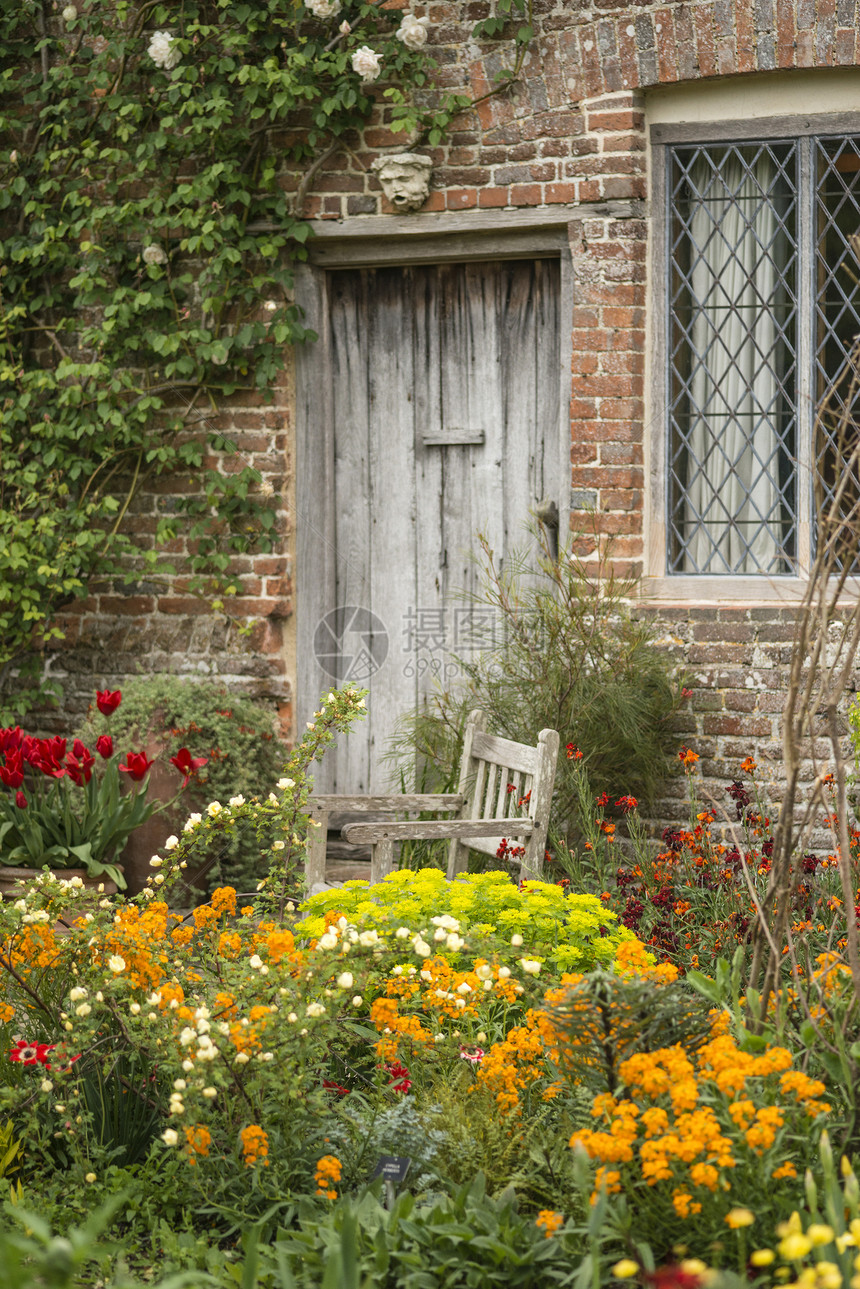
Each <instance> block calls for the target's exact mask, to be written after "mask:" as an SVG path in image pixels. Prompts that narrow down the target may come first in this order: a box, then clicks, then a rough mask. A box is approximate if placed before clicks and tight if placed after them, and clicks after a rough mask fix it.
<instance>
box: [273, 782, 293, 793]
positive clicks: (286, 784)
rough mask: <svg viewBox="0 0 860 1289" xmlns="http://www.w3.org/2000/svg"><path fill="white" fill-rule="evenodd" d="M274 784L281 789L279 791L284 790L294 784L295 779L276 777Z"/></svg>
mask: <svg viewBox="0 0 860 1289" xmlns="http://www.w3.org/2000/svg"><path fill="white" fill-rule="evenodd" d="M276 786H277V787H279V788H280V789H281V792H286V791H287V789H288V788H294V787H295V786H296V781H295V779H278V782H277V785H276Z"/></svg>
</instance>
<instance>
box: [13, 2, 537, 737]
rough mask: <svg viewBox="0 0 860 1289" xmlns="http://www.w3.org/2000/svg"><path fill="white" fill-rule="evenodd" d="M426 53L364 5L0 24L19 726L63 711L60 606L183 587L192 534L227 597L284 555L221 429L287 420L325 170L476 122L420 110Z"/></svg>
mask: <svg viewBox="0 0 860 1289" xmlns="http://www.w3.org/2000/svg"><path fill="white" fill-rule="evenodd" d="M501 2H502V4H508V0H501ZM514 3H515V4H518V3H519V0H514ZM426 34H427V20H426V19H424V20H423V21H419V20H417V19H416V18H415V16H414V15H413V14H412V13H411V12H409V11H404V12H401V11H399V10H394V9H391V10H389V9H383V8H381V7H380V5H379V4H369V3H359V2H356V0H343V3H341V0H307V4H304V5H303V4H300V3H296V0H249V2H248V3H244V4H243V3H240V4H236V3H231V2H230V0H209V2H208V3H206V2H201V3H195V2H194V0H180V2H178V3H170V4H165V3H158V2H157V0H145V2H144V3H141V4H136V5H132V4H129V3H128V2H127V0H110V2H108V0H103V2H99V0H78V3H77V4H69V5H67V7H66V8H64V9H62V10H60V9H59V8H57V7H54V8H51V7H50V5H49V4H48V3H47V0H19V2H18V3H17V4H15V5H11V6H4V11H3V13H2V14H0V239H2V241H0V693H2V691H3V689H4V686H5V689H6V690H7V691H9V689H10V686H11V687H12V688H14V702H15V713H16V715H20V714H22V712H23V711H25V710H26V709H27V703H28V701H29V702H30V703H32V702H33V701H36V700H37V699H38V698H39V697H40V696H41V697H44V688H43V686H42V681H41V671H42V668H41V655H40V650H42V649H44V647H45V646H46V645H49V644H50V643H52V642H55V641H56V640H57V639H58V638H59V637H60V636H61V634H62V632H61V630H60V627H59V626H58V625H57V622H56V614H57V611H58V609H60V608H62V607H63V606H65V605H67V604H69V603H70V602H71V601H73V600H74V599H75V598H77V597H80V596H83V595H85V594H86V593H87V588H88V585H89V584H90V583H91V580H92V579H93V578H94V577H96V576H99V577H102V578H105V579H109V580H111V581H113V582H114V583H123V584H125V585H126V586H128V585H130V584H131V585H133V583H134V582H135V581H139V580H140V579H150V578H153V577H163V576H165V575H168V574H170V573H171V572H173V571H175V570H174V569H173V567H172V566H171V565H170V563H169V562H168V561H167V560H165V558H164V556H163V550H164V546H165V543H167V542H168V541H170V540H171V539H172V538H175V537H177V536H178V535H180V534H182V535H184V536H185V537H186V538H187V540H188V549H189V551H191V552H192V553H191V554H190V555H189V557H188V559H187V561H186V562H185V564H184V565H183V568H182V569H181V570H180V571H182V572H183V573H184V574H187V575H188V577H189V579H190V580H189V583H188V585H189V589H190V590H192V591H194V592H197V593H199V594H201V595H208V596H209V597H210V598H211V597H212V596H215V595H221V594H222V593H223V591H224V590H227V591H229V590H230V589H231V585H232V584H231V581H230V566H231V558H232V556H234V555H235V554H236V553H237V552H242V551H247V550H249V549H252V548H254V549H267V548H269V547H270V545H271V541H272V538H273V535H274V527H275V523H276V517H275V512H274V509H273V504H272V501H271V500H270V498H268V497H267V496H266V495H265V493H266V487H265V485H264V486H263V487H261V484H260V478H259V475H258V474H256V472H255V471H253V470H252V469H250V468H248V467H247V466H246V465H244V464H243V462H242V461H241V459H237V460H234V461H233V462H230V461H225V459H224V458H225V457H227V456H229V455H230V453H231V452H234V450H235V449H234V445H233V444H232V443H231V442H230V441H229V439H228V438H227V437H226V436H225V435H224V434H223V433H221V432H220V431H219V429H218V428H217V422H216V420H215V413H216V412H217V410H218V408H219V406H220V405H221V403H222V401H223V400H224V399H227V398H230V397H231V396H234V395H242V394H245V395H247V394H248V392H249V391H250V392H252V393H255V394H260V393H262V394H263V395H264V396H266V397H268V394H269V390H270V388H271V386H272V384H273V382H275V381H276V380H277V377H278V373H279V371H280V368H281V366H282V361H283V358H282V355H283V349H284V346H285V345H288V344H292V343H296V342H299V341H302V340H305V339H307V338H309V333H308V332H307V331H306V330H305V328H304V327H303V325H302V321H301V316H300V313H299V311H298V310H297V308H296V306H295V305H294V304H293V303H292V300H291V294H290V292H291V285H292V271H293V266H294V264H295V262H296V261H297V260H301V259H303V258H304V257H305V254H306V250H305V244H306V241H307V238H308V235H309V225H308V223H307V222H306V220H305V219H304V217H303V216H304V203H305V194H306V192H307V191H308V190H309V187H310V185H311V183H312V179H313V175H314V174H315V173H317V172H318V170H319V167H320V165H321V163H323V162H324V161H325V160H326V159H327V158H328V157H329V156H330V155H331V154H332V152H333V151H334V150H336V149H337V148H338V147H340V146H341V145H342V143H343V141H344V137H345V136H346V135H348V133H349V132H350V131H354V130H357V129H360V128H361V127H362V126H363V125H364V124H365V123H366V121H367V120H368V118H369V116H370V114H371V112H372V111H373V109H374V106H375V104H376V103H377V101H379V100H380V99H381V100H382V101H383V102H386V103H387V104H388V116H389V118H390V120H391V123H392V125H393V128H395V129H401V130H404V131H406V132H407V133H408V136H409V137H410V139H412V140H414V139H415V138H416V137H419V138H420V137H422V136H421V131H422V130H423V131H424V135H423V137H425V138H426V137H428V136H429V134H430V133H431V131H432V133H433V135H434V139H436V138H438V137H441V134H442V133H443V132H444V130H445V128H446V127H447V124H448V122H449V121H450V119H451V118H452V116H453V115H454V114H455V113H456V112H457V111H459V110H461V109H462V107H463V106H466V105H468V104H469V102H470V100H469V99H467V98H463V97H462V96H455V95H451V96H448V97H447V99H445V100H444V101H442V102H441V103H440V101H439V97H438V96H436V99H435V100H434V102H433V108H432V111H431V110H425V111H424V113H423V114H422V112H421V111H419V110H418V109H417V108H416V107H415V106H414V105H413V93H414V91H415V90H416V89H420V88H421V87H422V86H424V85H425V84H427V83H428V76H429V74H430V72H431V70H432V66H433V63H432V60H431V59H429V58H428V56H427V54H426V52H425V49H424V47H423V46H424V41H425V39H426ZM377 81H378V83H376V82H377ZM425 93H426V91H425ZM169 475H170V476H174V481H173V483H172V484H171V485H170V486H169V487H168V486H166V484H165V485H159V483H158V481H159V480H160V479H162V478H164V477H166V476H169ZM183 477H184V480H185V482H184V483H183ZM153 486H155V487H156V490H158V491H159V492H161V493H163V494H164V495H165V497H167V495H168V494H169V501H165V503H164V509H163V512H162V513H161V514H160V517H159V519H158V521H157V528H156V531H155V532H154V533H147V534H141V533H140V532H138V531H136V529H137V528H140V527H145V525H141V524H138V525H130V524H129V522H128V519H129V508H130V507H132V509H133V502H134V499H135V496H136V495H137V494H138V493H139V492H140V491H141V490H142V489H152V487H153ZM268 491H269V492H271V489H270V488H269V489H268ZM234 589H235V588H234ZM28 685H29V700H26V699H25V691H26V689H27V686H28ZM2 715H3V711H2V699H0V716H2Z"/></svg>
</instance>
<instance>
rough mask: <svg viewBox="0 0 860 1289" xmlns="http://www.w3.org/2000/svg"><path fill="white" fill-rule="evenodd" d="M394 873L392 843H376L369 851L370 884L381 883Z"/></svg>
mask: <svg viewBox="0 0 860 1289" xmlns="http://www.w3.org/2000/svg"><path fill="white" fill-rule="evenodd" d="M393 872H394V842H393V841H378V842H376V843H375V844H374V845H373V847H372V848H371V851H370V884H371V886H372V885H373V884H374V883H375V882H381V881H382V879H383V877H387V876H388V874H389V873H393Z"/></svg>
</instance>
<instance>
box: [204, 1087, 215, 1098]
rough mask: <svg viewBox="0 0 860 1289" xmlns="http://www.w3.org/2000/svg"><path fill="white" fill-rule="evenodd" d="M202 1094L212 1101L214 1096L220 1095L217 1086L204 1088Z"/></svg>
mask: <svg viewBox="0 0 860 1289" xmlns="http://www.w3.org/2000/svg"><path fill="white" fill-rule="evenodd" d="M202 1095H203V1096H204V1097H207V1098H208V1100H210V1101H211V1100H212V1098H213V1097H217V1095H218V1089H217V1088H204V1089H203V1092H202Z"/></svg>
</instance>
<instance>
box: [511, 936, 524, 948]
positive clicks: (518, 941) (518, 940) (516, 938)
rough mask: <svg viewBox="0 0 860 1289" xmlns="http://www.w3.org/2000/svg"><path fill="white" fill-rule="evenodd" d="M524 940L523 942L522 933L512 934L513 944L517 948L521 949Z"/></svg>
mask: <svg viewBox="0 0 860 1289" xmlns="http://www.w3.org/2000/svg"><path fill="white" fill-rule="evenodd" d="M522 942H523V937H522V936H521V935H512V936H511V944H512V945H513V946H514V948H515V949H519V947H520V945H521V944H522Z"/></svg>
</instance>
